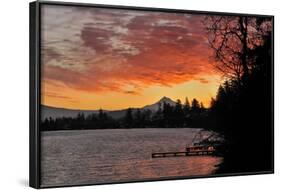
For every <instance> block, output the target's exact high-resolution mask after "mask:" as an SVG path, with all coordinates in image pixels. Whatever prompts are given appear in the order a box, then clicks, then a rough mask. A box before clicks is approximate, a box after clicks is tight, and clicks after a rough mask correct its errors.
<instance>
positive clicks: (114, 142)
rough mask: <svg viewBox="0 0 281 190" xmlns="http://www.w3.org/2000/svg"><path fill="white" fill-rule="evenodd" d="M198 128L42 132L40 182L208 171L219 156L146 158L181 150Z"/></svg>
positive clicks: (83, 181) (69, 182)
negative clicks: (152, 154)
mask: <svg viewBox="0 0 281 190" xmlns="http://www.w3.org/2000/svg"><path fill="white" fill-rule="evenodd" d="M198 131H199V129H191V128H185V129H159V128H153V129H106V130H77V131H76V130H75V131H74V130H71V131H46V132H42V136H41V151H42V152H41V157H42V162H41V184H42V186H43V187H46V186H60V185H79V184H91V183H106V182H121V181H130V180H146V179H155V178H166V177H177V176H178V177H183V176H196V175H209V174H212V173H214V172H215V170H216V165H217V164H219V163H221V161H222V158H220V157H212V156H192V157H171V158H153V159H152V158H151V153H152V152H165V151H184V148H185V146H186V144H189V143H191V141H192V139H193V137H194V135H195V134H196V133H197V132H198Z"/></svg>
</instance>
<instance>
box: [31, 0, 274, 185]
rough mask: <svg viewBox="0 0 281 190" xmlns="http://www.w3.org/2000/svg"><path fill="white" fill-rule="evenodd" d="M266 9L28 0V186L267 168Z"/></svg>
mask: <svg viewBox="0 0 281 190" xmlns="http://www.w3.org/2000/svg"><path fill="white" fill-rule="evenodd" d="M273 19H274V17H273V16H270V15H254V14H240V13H222V12H207V11H205V12H203V11H190V10H173V9H159V8H141V7H126V6H111V5H94V4H80V3H65V2H64V3H63V2H47V1H36V2H32V3H30V186H31V187H34V188H47V187H61V186H76V185H92V184H108V183H123V182H144V181H155V180H171V179H187V178H198V177H200V178H202V177H219V176H232V175H248V174H268V173H273V171H274V166H273V164H274V161H273V158H274V156H273V142H274V139H273V137H274V135H273V115H274V114H273V100H274V99H273V52H274V49H273V42H274V41H273V32H274V29H273V27H274V23H273V22H274V20H273Z"/></svg>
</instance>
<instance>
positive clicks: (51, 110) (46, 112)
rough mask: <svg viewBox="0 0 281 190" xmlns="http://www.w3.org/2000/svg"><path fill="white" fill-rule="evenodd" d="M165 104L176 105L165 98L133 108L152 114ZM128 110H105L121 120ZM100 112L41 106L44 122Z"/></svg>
mask: <svg viewBox="0 0 281 190" xmlns="http://www.w3.org/2000/svg"><path fill="white" fill-rule="evenodd" d="M164 103H167V104H170V105H172V106H174V105H175V104H176V102H175V101H173V100H172V99H171V98H168V97H166V96H163V97H162V98H161V99H160V100H159V101H157V102H155V103H153V104H149V105H146V106H143V107H141V108H131V109H132V110H133V112H134V111H136V110H138V109H140V110H150V111H152V112H156V111H157V110H158V108H159V105H163V104H164ZM127 109H128V108H126V109H120V110H104V109H102V110H103V111H104V112H105V113H107V114H108V115H109V116H111V117H113V118H114V119H118V118H121V117H123V116H125V113H126V110H127ZM98 112H99V110H81V109H69V108H59V107H52V106H47V105H41V116H42V117H41V118H42V119H43V120H44V119H46V118H50V117H52V118H59V117H76V116H77V114H78V113H84V115H85V116H88V115H90V114H97V113H98Z"/></svg>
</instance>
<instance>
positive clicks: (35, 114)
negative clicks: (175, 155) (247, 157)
mask: <svg viewBox="0 0 281 190" xmlns="http://www.w3.org/2000/svg"><path fill="white" fill-rule="evenodd" d="M42 5H57V6H78V7H96V8H110V9H119V10H141V11H154V12H167V13H189V14H208V15H228V16H253V17H269V18H271V19H272V27H273V29H272V47H271V48H272V50H273V51H272V52H271V57H272V60H271V63H270V74H271V86H270V92H268V93H270V96H271V105H270V111H271V121H270V127H271V132H272V134H271V137H272V138H271V144H272V146H271V147H272V150H271V152H272V155H271V158H272V161H271V162H272V170H270V171H260V172H243V173H226V174H213V175H208V176H186V177H167V178H161V179H149V180H132V181H120V182H107V183H94V184H82V185H80V184H77V185H70V186H85V185H100V184H116V183H133V182H147V181H162V180H179V179H194V178H211V177H226V176H240V175H253V174H272V173H274V16H273V15H258V14H246V13H228V12H209V11H194V10H181V9H166V8H151V7H133V6H120V5H103V4H89V3H72V2H56V1H34V2H31V3H30V4H29V14H30V15H29V19H30V20H29V23H30V25H29V30H30V36H29V39H30V41H29V52H30V54H29V57H30V65H29V69H30V70H29V72H30V74H29V77H30V81H29V84H30V87H29V88H30V89H29V93H30V99H29V102H30V109H29V113H30V118H29V121H30V127H29V185H30V187H33V188H42V187H41V185H40V158H41V155H40V129H39V127H40V102H41V97H40V89H41V84H40V77H41V76H40V69H41V66H40V61H41V55H40V37H41V19H40V18H41V17H40V15H41V6H42ZM52 187H68V185H65V186H52ZM43 188H45V187H43Z"/></svg>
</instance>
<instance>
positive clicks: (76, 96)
mask: <svg viewBox="0 0 281 190" xmlns="http://www.w3.org/2000/svg"><path fill="white" fill-rule="evenodd" d="M44 15H48V16H44ZM203 17H204V15H190V14H182V13H159V12H149V11H133V10H128V11H124V10H118V9H101V8H90V7H87V8H86V7H68V6H67V7H64V6H52V5H45V6H44V7H42V33H41V35H42V36H41V44H42V52H41V55H42V60H41V68H42V93H41V96H42V104H44V105H49V106H54V107H63V108H72V109H100V108H102V109H106V110H116V109H124V108H128V107H143V106H145V105H148V104H152V103H155V102H157V101H158V100H159V99H160V98H161V97H163V96H167V97H170V98H171V99H173V100H176V99H180V100H181V101H182V102H184V100H185V97H188V98H189V100H191V99H192V98H197V99H198V100H199V101H202V102H203V103H204V105H205V106H208V105H209V101H210V99H211V97H214V96H215V94H216V91H217V88H218V85H219V84H220V82H221V76H220V75H219V74H218V73H216V72H215V71H214V68H213V65H212V59H211V55H212V51H211V49H210V48H209V47H208V42H207V38H206V32H205V29H204V26H203V24H202V19H203Z"/></svg>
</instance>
